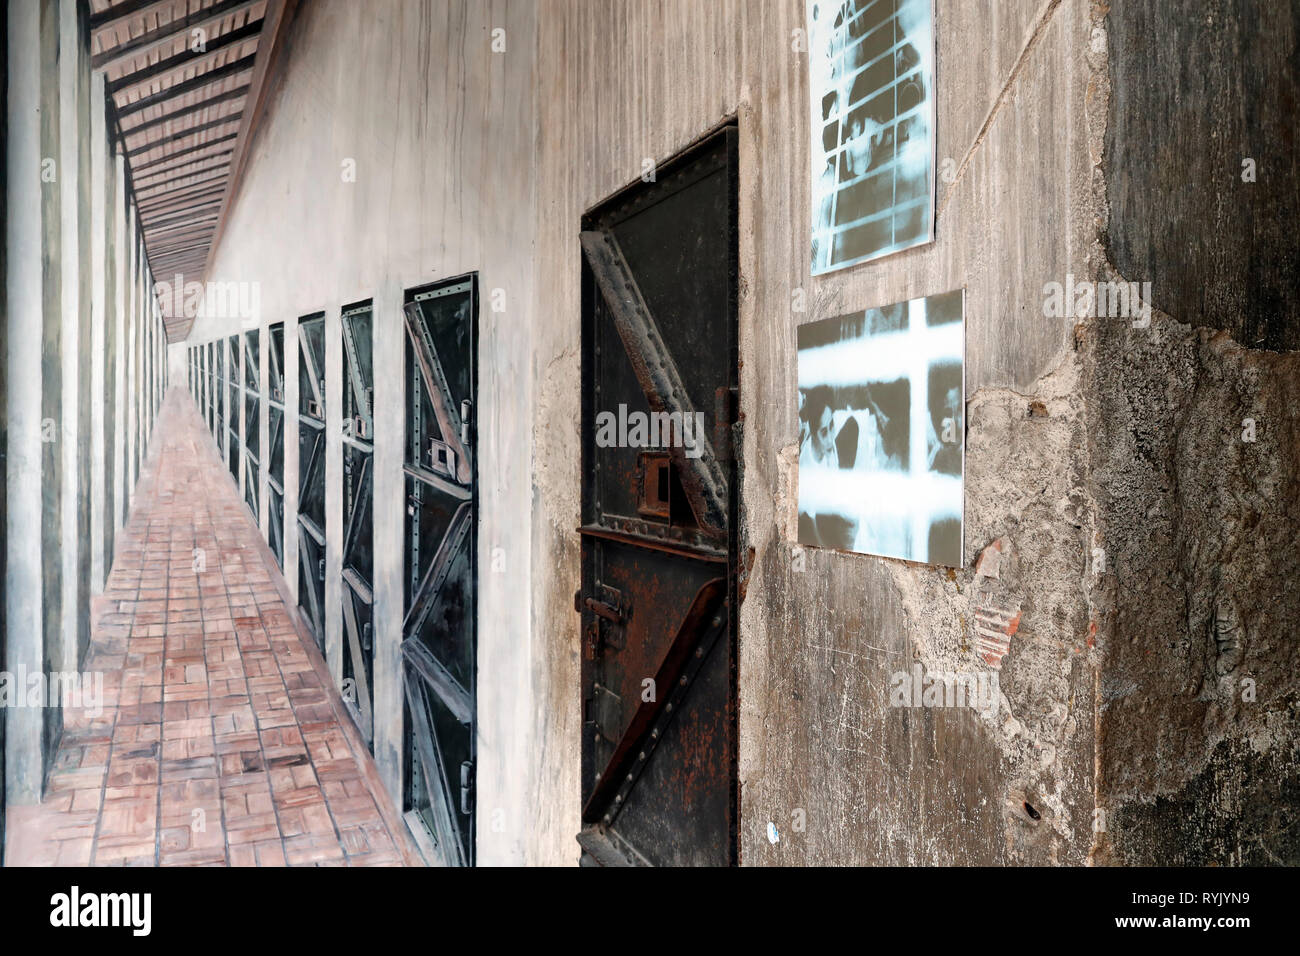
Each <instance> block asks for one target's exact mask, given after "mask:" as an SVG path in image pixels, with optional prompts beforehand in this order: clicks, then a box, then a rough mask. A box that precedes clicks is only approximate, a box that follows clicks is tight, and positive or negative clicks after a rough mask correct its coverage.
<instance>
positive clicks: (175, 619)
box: [6, 389, 418, 866]
mask: <svg viewBox="0 0 1300 956" xmlns="http://www.w3.org/2000/svg"><path fill="white" fill-rule="evenodd" d="M154 448H155V449H156V450H155V451H154V453H153V454H152V455H151V456H150V458H149V459H148V460H147V461H146V462H145V464H144V465H143V467H142V469H141V479H140V483H139V485H138V488H137V494H136V499H135V503H134V505H133V509H132V512H131V515H130V519H129V521H128V523H127V526H126V527H125V528H124V529H123V530H122V531H121V532H120V533H119V534H118V537H117V543H116V554H115V555H114V561H113V568H112V572H111V573H110V575H109V579H108V582H107V586H106V588H105V591H104V594H103V596H102V597H100V598H97V599H96V601H95V607H94V610H93V613H92V617H93V620H92V622H91V626H92V631H91V642H92V643H91V648H90V651H89V655H88V658H87V660H86V662H85V664H84V665H83V669H84V671H86V672H89V673H94V672H102V673H103V675H104V701H103V708H102V713H101V714H99V715H98V716H90V715H88V714H86V713H85V712H80V711H72V710H69V711H67V712H66V727H65V731H64V735H63V738H62V741H61V743H60V746H59V750H58V754H57V757H56V760H55V764H54V769H53V770H52V772H51V773H50V776H49V781H48V785H47V788H46V796H45V800H44V802H43V803H42V804H41V805H40V806H39V807H11V808H10V811H9V826H8V828H7V830H8V839H9V846H8V856H7V861H6V862H7V863H9V864H10V865H72V866H85V865H143V866H153V865H161V866H175V865H195V866H203V865H208V866H212V865H216V866H221V865H229V866H285V865H290V866H300V865H320V866H323V865H336V866H337V865H404V864H407V865H409V864H414V863H416V861H417V860H418V857H417V856H416V853H415V850H414V847H413V845H412V844H411V842H410V838H409V837H408V836H407V834H406V832H405V829H404V828H403V826H402V824H401V821H400V819H398V818H397V817H396V815H395V813H394V812H393V811H392V809H391V808H390V807H389V805H388V803H387V800H386V798H385V797H383V795H382V792H381V791H380V786H379V778H378V774H377V773H376V772H375V769H374V764H373V761H372V760H371V757H370V755H369V754H368V753H367V752H366V751H365V748H364V746H363V745H362V743H361V739H360V736H359V735H358V734H357V732H356V729H355V728H354V727H353V726H352V725H351V723H350V721H349V719H348V717H347V716H346V715H345V711H344V709H343V704H342V701H341V700H340V699H339V697H338V694H337V692H336V691H335V690H334V689H333V687H332V686H331V684H330V682H329V679H328V676H327V672H326V670H325V665H324V662H323V661H322V659H321V656H320V653H319V652H318V650H317V649H316V646H315V644H313V643H312V642H311V641H310V640H308V639H306V638H305V632H304V631H303V630H300V629H299V628H298V627H297V626H296V625H295V617H296V611H295V609H294V608H292V607H291V606H290V605H289V604H288V603H287V601H286V599H285V596H284V595H285V594H286V593H287V592H286V591H285V590H284V584H283V580H282V579H281V578H280V575H279V570H278V569H277V568H276V567H275V565H274V562H273V561H272V559H271V558H270V554H269V552H268V551H266V549H265V545H264V544H263V543H262V542H261V539H260V536H259V534H258V531H257V528H256V526H255V525H254V523H253V521H252V517H251V515H250V514H249V512H248V511H247V509H246V508H245V506H244V504H243V502H242V501H241V500H240V498H239V494H238V492H237V490H236V488H235V486H234V483H233V482H232V480H231V478H230V476H229V472H228V471H227V470H226V467H225V464H224V463H223V462H222V461H221V460H220V458H219V457H218V455H217V451H216V447H215V445H214V443H213V441H212V437H211V435H210V433H209V432H208V430H207V428H206V426H205V424H204V423H203V421H202V419H201V418H200V416H199V414H198V411H197V409H196V408H195V406H194V403H193V402H192V400H191V399H190V397H189V395H188V394H187V393H186V392H185V391H184V390H182V389H173V390H172V391H171V392H170V393H169V394H168V396H167V399H166V401H165V403H164V406H163V410H162V413H161V415H160V416H159V419H158V424H157V430H156V432H155V434H154ZM377 796H378V799H376V798H377ZM381 807H382V808H384V809H381Z"/></svg>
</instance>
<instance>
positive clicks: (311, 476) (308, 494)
mask: <svg viewBox="0 0 1300 956" xmlns="http://www.w3.org/2000/svg"><path fill="white" fill-rule="evenodd" d="M298 344H299V354H298V605H299V606H300V607H301V608H302V609H303V610H304V611H305V612H306V614H307V622H308V624H309V625H310V626H311V629H312V633H313V634H315V635H316V644H317V645H318V646H319V647H320V649H321V652H322V653H324V651H325V316H323V315H314V316H310V317H307V318H303V319H300V320H299V321H298Z"/></svg>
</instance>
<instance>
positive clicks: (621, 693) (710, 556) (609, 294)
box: [575, 127, 737, 865]
mask: <svg viewBox="0 0 1300 956" xmlns="http://www.w3.org/2000/svg"><path fill="white" fill-rule="evenodd" d="M735 157H736V134H735V129H734V127H727V128H725V129H723V130H721V131H720V132H718V133H717V134H715V135H713V136H711V137H709V138H708V139H707V140H706V141H704V142H703V143H701V144H700V145H699V146H697V147H695V148H693V149H692V150H690V151H688V152H687V153H686V154H684V155H683V156H681V157H679V158H678V159H677V160H675V161H673V162H670V163H667V164H663V165H662V166H660V167H659V169H658V170H657V171H656V175H655V179H654V181H653V182H649V183H643V184H638V185H637V186H636V187H634V188H631V189H628V190H625V191H624V192H623V193H621V194H619V195H618V196H616V197H615V198H614V199H612V200H611V201H610V202H608V203H606V204H605V205H604V206H602V207H600V208H599V209H597V210H595V211H594V212H593V213H591V214H590V215H588V216H587V217H585V218H584V221H583V231H582V236H581V240H582V250H583V259H584V263H583V351H582V363H583V365H582V369H583V370H582V391H583V430H582V435H583V487H582V508H583V511H582V516H583V526H582V527H581V528H580V529H579V531H580V533H581V535H582V589H581V591H580V592H579V593H578V595H577V596H576V601H575V603H576V606H577V610H578V611H579V612H580V613H581V615H582V634H583V661H582V704H583V731H582V801H583V809H582V821H583V829H582V832H581V833H580V834H579V836H578V841H579V843H580V844H581V846H582V848H583V856H582V862H583V863H585V864H605V865H622V864H636V865H644V864H650V865H727V864H731V863H734V862H735V861H736V833H735V828H736V826H735V825H736V802H735V801H736V794H735V780H736V769H735V761H736V730H735V725H736V714H735V675H734V667H735V625H734V614H732V613H730V609H731V608H733V607H734V606H735V600H736V594H735V590H736V589H735V561H734V555H735V553H736V540H735V534H736V530H735V529H736V521H735V506H734V495H733V493H732V489H733V485H734V473H735V470H734V465H733V462H732V453H731V449H732V447H733V444H734V438H733V434H732V432H733V427H732V426H733V418H734V414H733V410H734V408H735V401H736V391H735V390H736V386H737V349H736V274H737V264H736V262H737V260H736V227H735V222H736V192H735V169H736V158H735Z"/></svg>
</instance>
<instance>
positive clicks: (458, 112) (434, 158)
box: [189, 0, 577, 865]
mask: <svg viewBox="0 0 1300 956" xmlns="http://www.w3.org/2000/svg"><path fill="white" fill-rule="evenodd" d="M496 28H500V29H504V30H505V41H506V49H505V51H504V52H500V53H494V52H493V51H492V49H491V44H492V30H493V29H496ZM534 48H535V14H534V10H533V5H532V4H529V3H511V4H507V3H503V2H494V3H444V2H432V0H429V2H412V0H407V2H401V0H379V2H369V3H365V4H359V3H352V2H343V0H320V2H313V3H310V4H304V5H303V6H302V8H301V10H300V13H299V15H298V18H297V20H296V21H295V22H294V24H293V25H292V27H291V39H290V43H289V46H288V49H287V58H286V60H285V61H284V62H283V65H282V67H281V71H282V72H281V78H280V79H279V81H278V82H279V85H278V88H277V89H276V90H275V91H273V92H272V94H271V96H270V100H269V105H268V109H267V112H266V115H265V117H264V119H263V121H262V124H261V127H260V129H259V132H258V135H257V137H256V138H255V140H254V142H253V146H252V153H251V156H250V160H249V163H248V166H247V170H246V173H245V175H244V178H243V182H242V185H241V187H240V191H239V194H238V196H237V198H236V200H235V201H234V203H233V204H232V208H231V213H230V217H229V221H228V223H227V225H226V228H225V231H224V233H223V235H222V237H221V240H220V243H219V246H218V248H217V251H216V254H215V256H214V258H213V262H212V268H211V270H210V272H209V275H208V277H207V278H208V279H209V280H211V281H214V282H227V281H238V282H252V283H256V284H257V289H258V292H259V299H260V315H259V316H258V319H257V324H258V325H260V326H261V327H263V328H265V327H266V326H267V325H268V324H269V323H271V322H277V321H281V320H283V321H285V322H286V336H285V341H286V349H285V352H286V376H287V383H288V395H287V396H286V397H287V399H288V402H287V404H288V405H289V407H290V409H294V408H296V404H297V403H296V395H295V391H296V386H297V370H296V356H297V346H296V343H297V336H296V333H295V330H294V327H293V323H294V320H295V319H296V318H297V317H299V316H303V315H307V314H309V313H312V312H316V311H325V312H326V314H327V330H328V333H329V334H328V338H327V362H326V364H327V366H328V367H329V368H330V369H332V370H333V371H334V372H335V373H336V374H335V375H334V377H333V380H334V382H335V383H337V382H338V381H339V379H338V376H337V372H338V371H339V367H340V362H341V360H340V355H339V354H336V353H339V352H340V351H341V347H340V346H339V344H338V334H337V331H338V323H337V316H338V311H339V308H340V307H341V306H342V305H344V304H347V303H351V302H356V301H359V300H363V299H368V298H373V300H374V305H375V324H374V329H375V395H374V401H375V417H376V421H377V422H378V423H379V424H378V426H377V429H376V436H375V475H376V479H375V481H376V484H375V515H374V553H375V573H374V576H375V580H374V582H373V583H374V590H375V601H376V605H375V626H376V639H377V647H378V649H379V650H378V653H377V657H376V662H375V668H376V673H375V697H376V702H375V709H376V715H377V721H376V723H377V733H376V742H375V750H376V760H377V763H378V765H379V768H380V772H381V774H382V775H383V776H384V778H385V781H386V783H387V785H388V787H389V789H390V792H391V793H393V794H400V780H401V764H402V759H403V755H402V753H401V752H400V742H401V741H400V714H401V693H402V689H401V674H400V659H399V657H398V655H397V647H398V645H399V642H400V627H401V625H400V622H401V617H402V603H403V597H402V585H401V574H402V561H403V520H404V510H403V500H404V492H403V485H402V478H401V462H402V442H403V440H404V436H403V430H404V420H405V419H404V415H403V401H404V394H403V390H404V382H403V376H402V354H403V353H402V349H403V339H404V335H405V332H404V330H403V325H402V317H401V305H402V298H403V293H404V290H406V289H409V288H412V287H414V286H418V285H423V284H425V283H428V282H432V281H435V280H440V279H447V278H451V277H454V276H457V275H461V274H464V273H467V272H477V273H478V277H479V289H480V297H481V302H482V308H481V311H480V317H479V334H480V342H479V354H480V358H481V362H480V368H479V393H478V399H479V401H478V409H477V419H478V422H479V425H478V455H479V474H480V482H481V484H480V500H481V507H480V519H479V520H480V525H479V565H480V575H479V660H478V663H479V701H478V708H479V741H478V746H479V759H478V770H477V774H478V776H477V788H478V796H477V805H478V815H479V816H478V830H479V838H478V859H479V862H480V863H481V864H489V865H490V864H501V863H559V862H571V861H572V860H573V859H575V857H576V853H575V844H574V842H573V835H574V833H575V832H576V819H577V816H576V799H577V794H576V792H574V793H573V794H571V795H569V794H565V795H562V798H563V799H565V800H569V801H571V802H573V803H574V807H573V808H572V813H567V812H566V813H557V814H550V813H548V814H547V815H548V816H552V817H554V818H555V819H557V820H558V821H561V822H559V823H557V825H556V826H554V827H550V828H547V827H541V828H539V827H538V826H537V825H536V821H537V816H538V802H539V800H543V801H550V800H554V799H556V797H555V796H553V795H547V796H546V797H545V798H542V797H540V796H539V795H538V794H537V793H536V791H535V788H534V776H535V775H534V769H533V768H534V766H535V765H536V763H537V761H538V760H539V759H541V757H542V755H543V754H547V753H553V751H554V748H555V746H556V742H555V741H553V740H552V739H550V736H549V734H550V728H551V726H552V724H551V720H550V717H549V709H548V707H547V706H545V705H544V702H543V701H541V700H540V699H538V697H537V696H536V694H535V689H534V686H533V680H532V665H533V660H534V658H535V657H539V656H540V650H539V649H538V647H537V645H538V644H539V643H540V642H542V641H543V640H544V639H545V635H544V634H538V633H535V632H534V629H533V628H532V626H531V614H530V609H531V602H530V584H529V583H530V581H531V569H530V565H531V548H530V538H529V536H530V518H529V514H530V510H531V504H532V502H531V497H532V492H531V485H530V469H531V456H532V452H531V449H532V434H531V428H532V421H533V414H532V400H533V399H532V393H531V388H530V382H531V378H532V368H531V364H530V363H531V358H530V356H531V350H530V345H529V342H530V337H531V334H532V333H531V329H532V327H533V325H534V323H535V321H536V318H537V317H536V315H535V314H533V313H532V309H533V288H534V282H535V276H534V266H533V258H532V241H531V235H532V228H533V225H532V223H533V219H532V215H533V208H532V207H533V192H532V172H531V170H532V161H531V157H532V149H533V137H534V128H535V127H534V120H533V98H534V83H533V55H534ZM353 164H354V165H355V181H348V180H347V179H346V178H345V176H344V173H345V170H346V169H348V168H350V167H351V166H352V165H353ZM494 289H501V290H504V296H505V303H506V307H505V311H504V312H493V311H492V310H491V305H490V302H491V293H492V290H494ZM240 327H241V323H240V320H239V318H238V317H234V316H232V317H227V318H224V319H221V318H216V317H208V316H203V317H200V318H199V319H198V320H197V321H196V323H195V325H194V328H193V329H192V331H191V333H190V336H189V343H190V344H197V343H202V342H206V341H209V340H211V339H213V338H216V337H219V336H223V335H229V334H231V332H233V331H235V330H237V329H239V328H240ZM329 388H330V395H331V398H332V400H331V401H328V402H327V414H330V415H331V416H333V415H336V414H337V409H338V404H339V386H338V385H337V384H332V385H330V386H329ZM287 418H289V419H290V421H291V422H292V420H293V415H292V414H290V415H288V416H287ZM329 424H330V426H331V427H330V429H329V436H330V438H329V446H328V455H327V471H328V474H327V482H328V485H327V488H328V496H329V497H328V498H327V513H328V514H329V515H331V516H333V517H337V516H338V512H339V507H340V499H339V497H338V493H337V490H336V488H335V486H336V485H337V483H338V480H339V475H340V474H341V472H340V468H341V458H340V455H341V443H340V442H338V441H337V439H336V437H334V436H335V435H336V432H337V422H334V421H331V422H330V423H329ZM285 457H286V462H285V474H286V484H287V485H288V491H289V493H288V494H287V495H286V514H285V528H286V546H287V547H286V551H287V552H288V555H287V557H286V565H285V566H286V567H287V568H290V569H296V564H295V563H291V562H292V561H294V560H296V558H295V557H293V553H294V552H293V547H294V545H293V544H292V542H296V535H294V534H293V531H294V528H295V521H294V516H295V515H296V494H295V491H294V489H295V486H296V476H297V461H296V457H297V441H296V435H295V434H294V433H293V432H292V431H290V432H289V433H288V434H287V435H286V456H285ZM263 514H265V510H263ZM327 537H328V542H329V553H328V555H327V570H328V571H329V572H332V573H328V574H327V585H328V590H327V595H326V599H327V607H328V609H329V610H330V613H331V614H332V619H331V620H330V621H329V624H328V627H327V635H328V648H327V649H328V650H330V651H331V652H333V653H334V656H335V659H336V660H337V657H338V654H337V652H338V650H339V647H340V630H339V620H338V618H339V611H338V604H339V594H338V592H337V583H336V582H335V578H336V577H337V572H338V569H339V566H340V565H339V561H340V558H339V547H340V544H341V534H340V533H339V532H338V531H336V530H334V529H330V530H329V531H328V534H327ZM498 548H499V549H501V552H500V553H499V554H498V557H500V556H502V555H504V558H505V570H504V571H503V572H499V573H493V572H492V570H491V568H492V567H493V561H492V555H493V552H494V549H498ZM497 566H498V567H500V566H501V562H500V561H498V562H497ZM289 576H290V579H291V581H294V582H296V570H291V571H290V575H289ZM331 665H332V669H333V670H335V671H337V666H338V665H337V664H334V662H331ZM385 714H387V715H388V723H387V725H385V723H384V722H383V719H382V715H385ZM394 716H396V717H397V718H398V719H397V720H396V721H394ZM572 745H573V750H574V754H575V756H576V747H577V740H576V738H574V740H573V741H572ZM570 817H571V819H570Z"/></svg>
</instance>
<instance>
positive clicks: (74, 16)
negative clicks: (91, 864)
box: [2, 0, 162, 806]
mask: <svg viewBox="0 0 1300 956" xmlns="http://www.w3.org/2000/svg"><path fill="white" fill-rule="evenodd" d="M86 16H87V8H86V7H85V6H84V5H83V4H79V3H76V2H75V0H42V2H39V3H37V2H33V3H12V4H8V5H7V10H6V25H7V37H6V43H5V51H6V58H5V72H6V80H7V84H8V102H7V104H6V125H7V130H6V137H5V143H4V145H5V162H6V170H5V172H6V189H5V193H6V197H5V198H6V208H5V213H6V215H5V251H6V256H5V262H4V266H5V312H4V316H5V323H6V329H5V332H4V339H5V345H6V352H7V354H6V356H5V378H4V402H5V406H6V409H5V410H6V424H7V432H6V435H5V540H4V552H5V568H6V574H5V577H4V580H5V618H4V626H5V639H4V644H3V652H4V656H3V665H4V666H3V668H2V669H3V670H4V671H7V672H9V673H11V674H15V675H17V674H26V675H34V674H42V675H48V674H49V673H50V672H52V671H61V672H68V671H76V670H78V669H79V667H80V665H81V663H82V661H83V659H84V657H85V653H86V648H87V646H88V641H89V636H90V602H91V596H92V595H93V594H96V593H98V592H99V591H101V590H102V589H103V586H104V578H105V575H106V574H107V570H108V568H109V567H110V565H111V561H112V545H113V530H114V528H115V527H116V526H120V524H121V522H122V520H123V519H124V509H123V508H122V503H121V502H120V501H119V500H114V499H115V497H116V496H117V495H118V494H119V492H120V490H121V489H124V488H129V487H130V486H131V484H132V483H133V481H134V472H133V471H130V470H129V469H128V462H129V459H128V458H127V456H125V454H124V449H123V443H124V441H125V434H124V431H123V429H122V427H121V425H120V423H122V422H124V421H126V420H128V419H131V420H137V421H145V420H150V418H151V416H152V414H153V412H154V411H155V410H156V408H157V405H158V402H159V400H160V397H161V392H160V390H159V389H158V388H156V387H155V388H152V389H150V390H143V389H138V388H136V387H135V386H134V385H132V386H130V387H127V388H119V387H117V386H118V384H119V383H120V381H121V376H120V371H121V368H122V364H121V363H122V362H123V357H122V353H123V350H124V347H125V343H126V341H127V339H126V335H125V334H124V333H123V332H122V329H123V328H130V329H136V330H146V329H147V330H150V332H151V333H152V334H153V335H154V337H155V341H157V340H158V339H159V338H160V337H161V334H162V320H161V315H160V313H159V312H158V309H157V307H156V305H155V304H154V302H153V301H152V299H149V298H146V297H144V296H139V297H137V298H135V299H133V300H132V301H131V303H130V306H129V308H128V306H127V305H126V302H125V301H124V300H122V299H120V298H117V297H116V293H117V291H118V289H119V288H120V287H121V286H122V285H123V284H124V283H125V281H126V275H125V273H124V271H121V270H122V266H123V263H124V260H125V259H126V258H127V251H128V250H127V246H128V245H131V246H134V245H137V244H138V242H139V239H138V236H136V235H135V234H134V233H132V232H128V231H127V230H126V229H123V228H117V227H118V225H120V224H121V223H122V222H124V220H125V212H124V211H125V209H126V207H127V205H128V204H129V203H130V202H131V199H130V196H129V192H128V190H127V189H126V188H125V185H124V181H123V178H122V176H121V174H120V173H117V171H116V169H115V165H116V164H115V161H114V159H113V158H112V153H113V147H112V145H111V144H110V143H109V140H108V135H109V134H108V130H107V125H106V122H105V115H104V110H105V101H104V99H103V93H104V90H103V84H102V82H101V81H98V80H94V81H92V76H91V72H90V63H89V47H88V23H87V20H86ZM142 268H143V267H142ZM142 274H143V271H142ZM160 354H161V353H158V354H157V355H155V354H154V353H150V354H148V355H146V354H144V353H140V359H141V366H140V377H139V382H140V383H141V385H143V383H144V381H145V376H146V375H148V376H153V377H154V382H155V384H158V383H160V382H161V378H160V377H159V376H158V375H157V370H158V369H159V366H160V361H159V356H160ZM22 688H23V691H25V689H26V685H25V684H24V685H22ZM6 720H7V723H6V728H5V739H4V747H5V761H4V772H3V787H4V790H5V800H6V802H7V803H8V804H9V805H11V806H12V805H18V804H28V803H34V802H36V801H37V800H39V799H40V797H41V793H42V790H43V787H44V780H45V775H46V773H47V772H48V770H49V760H50V757H51V755H52V754H53V753H54V751H55V749H56V748H57V745H58V738H59V734H60V733H61V732H62V727H63V724H62V711H61V708H60V706H58V702H55V703H54V704H53V705H50V706H45V707H31V706H10V707H6Z"/></svg>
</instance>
